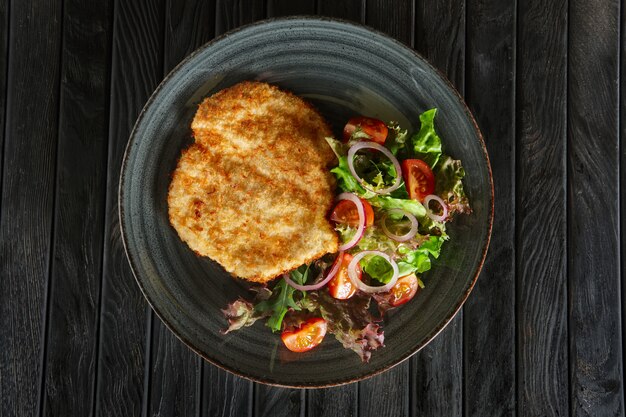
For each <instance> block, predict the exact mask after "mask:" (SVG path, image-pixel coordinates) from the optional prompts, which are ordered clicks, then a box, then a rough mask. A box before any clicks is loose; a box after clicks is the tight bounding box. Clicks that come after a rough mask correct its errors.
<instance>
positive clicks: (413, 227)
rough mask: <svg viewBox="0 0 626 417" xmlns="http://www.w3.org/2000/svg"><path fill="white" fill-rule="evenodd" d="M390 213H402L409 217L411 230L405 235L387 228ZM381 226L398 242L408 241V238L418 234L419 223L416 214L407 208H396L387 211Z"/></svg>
mask: <svg viewBox="0 0 626 417" xmlns="http://www.w3.org/2000/svg"><path fill="white" fill-rule="evenodd" d="M390 214H401V215H403V216H404V217H406V218H408V219H409V221H410V222H411V230H409V231H408V232H407V233H405V234H403V235H396V234H395V233H391V232H390V231H389V229H387V216H389V215H390ZM381 226H382V228H383V232H384V233H385V234H386V235H387V236H388V237H390V238H391V239H393V240H395V241H396V242H406V241H407V240H410V239H412V238H413V237H414V236H415V235H416V234H417V226H418V224H417V219H416V218H415V216H414V215H412V214H411V213H409V212H408V211H406V210H402V209H399V208H396V209H391V210H387V212H386V213H385V215H384V216H383V219H382V221H381Z"/></svg>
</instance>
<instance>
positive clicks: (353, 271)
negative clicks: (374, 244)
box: [348, 250, 399, 293]
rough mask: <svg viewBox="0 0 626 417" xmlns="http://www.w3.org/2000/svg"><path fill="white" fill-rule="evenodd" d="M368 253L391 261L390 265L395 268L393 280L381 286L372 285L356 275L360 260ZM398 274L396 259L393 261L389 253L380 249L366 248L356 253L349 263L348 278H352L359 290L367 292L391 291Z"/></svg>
mask: <svg viewBox="0 0 626 417" xmlns="http://www.w3.org/2000/svg"><path fill="white" fill-rule="evenodd" d="M367 255H376V256H381V257H382V258H384V259H385V260H386V261H387V262H389V265H391V267H392V268H393V276H392V277H391V280H390V281H389V282H388V283H387V284H385V285H382V286H380V287H372V286H370V285H367V284H365V283H364V282H363V281H361V280H360V279H359V277H358V276H357V275H356V268H357V267H358V266H359V261H360V260H361V259H363V257H365V256H367ZM398 274H399V271H398V264H396V263H395V261H393V260H392V259H391V258H390V257H389V255H387V254H386V253H384V252H381V251H378V250H365V251H363V252H359V253H357V254H356V255H354V258H352V260H351V261H350V263H349V264H348V278H350V282H352V285H354V286H355V287H357V288H358V289H359V290H361V291H363V292H367V293H375V292H386V291H389V290H390V289H391V288H393V286H394V285H396V281H398Z"/></svg>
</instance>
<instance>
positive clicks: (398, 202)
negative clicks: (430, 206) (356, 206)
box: [368, 190, 426, 221]
mask: <svg viewBox="0 0 626 417" xmlns="http://www.w3.org/2000/svg"><path fill="white" fill-rule="evenodd" d="M405 191H406V190H405ZM368 201H369V203H370V204H371V205H372V206H374V207H378V208H381V209H383V210H390V209H395V208H398V209H402V210H405V211H408V212H409V213H411V214H412V215H414V216H415V217H417V220H418V221H419V220H420V219H422V218H424V217H426V209H425V208H424V206H423V205H422V203H420V202H419V201H417V200H405V199H401V198H394V197H390V196H383V195H377V196H375V197H372V198H370V199H368Z"/></svg>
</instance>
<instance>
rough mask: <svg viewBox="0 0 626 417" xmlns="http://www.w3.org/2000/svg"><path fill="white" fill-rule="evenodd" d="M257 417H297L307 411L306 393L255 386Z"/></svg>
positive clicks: (261, 385)
mask: <svg viewBox="0 0 626 417" xmlns="http://www.w3.org/2000/svg"><path fill="white" fill-rule="evenodd" d="M254 388H255V394H256V397H255V400H254V416H255V417H297V416H301V415H303V414H304V412H305V410H306V397H305V395H306V391H305V390H302V389H288V388H278V387H271V386H269V385H263V384H256V385H255V387H254Z"/></svg>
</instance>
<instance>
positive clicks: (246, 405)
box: [199, 364, 254, 417]
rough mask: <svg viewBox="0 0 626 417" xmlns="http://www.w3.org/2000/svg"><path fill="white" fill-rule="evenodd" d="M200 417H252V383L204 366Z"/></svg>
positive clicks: (209, 366)
mask: <svg viewBox="0 0 626 417" xmlns="http://www.w3.org/2000/svg"><path fill="white" fill-rule="evenodd" d="M202 373H203V375H202V387H203V388H202V393H201V394H202V397H201V404H200V414H199V416H201V417H245V416H252V414H253V407H254V393H253V391H254V390H253V388H252V382H250V381H247V380H245V379H243V378H240V377H238V376H235V375H233V374H231V373H229V372H226V371H224V370H222V369H220V368H218V367H216V366H213V365H209V364H205V366H204V368H203V370H202Z"/></svg>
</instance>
